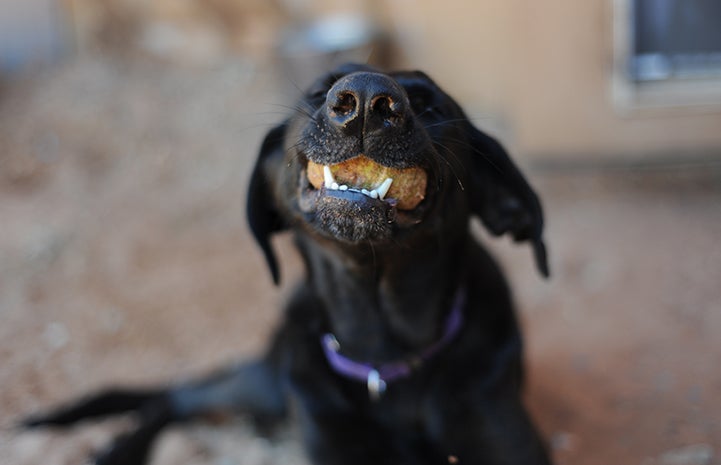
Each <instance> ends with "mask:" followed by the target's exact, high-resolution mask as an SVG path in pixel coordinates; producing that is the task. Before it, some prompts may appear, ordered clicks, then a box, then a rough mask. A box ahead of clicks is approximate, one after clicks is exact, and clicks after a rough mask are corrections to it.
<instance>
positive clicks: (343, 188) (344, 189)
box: [338, 184, 348, 191]
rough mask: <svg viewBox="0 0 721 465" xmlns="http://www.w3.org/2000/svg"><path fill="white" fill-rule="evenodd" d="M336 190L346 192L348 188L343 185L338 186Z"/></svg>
mask: <svg viewBox="0 0 721 465" xmlns="http://www.w3.org/2000/svg"><path fill="white" fill-rule="evenodd" d="M338 189H340V190H342V191H347V190H348V186H346V185H345V184H341V185H340V186H338Z"/></svg>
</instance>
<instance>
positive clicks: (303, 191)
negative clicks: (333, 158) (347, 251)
mask: <svg viewBox="0 0 721 465" xmlns="http://www.w3.org/2000/svg"><path fill="white" fill-rule="evenodd" d="M303 161H304V163H302V169H301V172H300V180H299V182H300V185H299V196H298V200H299V207H300V209H301V211H303V212H305V213H306V214H309V215H312V218H314V220H312V222H313V223H314V224H315V225H316V226H317V227H318V230H319V231H322V232H325V233H327V234H328V235H330V236H331V237H334V238H336V239H341V240H346V241H349V242H358V241H364V240H371V241H382V240H387V239H389V238H390V237H391V235H392V234H393V231H394V226H396V227H400V228H406V227H410V226H412V225H415V224H418V223H420V222H421V221H422V218H423V215H424V211H425V210H426V206H427V205H428V199H427V197H428V185H429V179H428V178H429V175H428V172H427V171H426V170H424V169H423V168H421V167H419V166H411V167H407V168H395V167H389V166H385V165H382V164H380V163H378V162H376V161H374V160H372V159H371V158H369V157H367V156H365V155H364V154H359V155H357V156H355V157H353V158H350V159H348V160H345V161H343V162H340V163H335V164H330V165H325V164H321V163H317V162H314V161H312V160H309V159H305V160H303Z"/></svg>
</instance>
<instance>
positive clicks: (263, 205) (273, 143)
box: [246, 123, 287, 285]
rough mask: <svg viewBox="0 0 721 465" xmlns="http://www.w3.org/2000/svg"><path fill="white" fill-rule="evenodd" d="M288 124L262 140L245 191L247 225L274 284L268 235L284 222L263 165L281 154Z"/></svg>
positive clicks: (274, 265) (274, 269) (277, 279)
mask: <svg viewBox="0 0 721 465" xmlns="http://www.w3.org/2000/svg"><path fill="white" fill-rule="evenodd" d="M286 127H287V124H285V123H284V124H282V125H280V126H278V127H275V128H273V129H272V130H271V131H270V132H269V133H268V134H267V135H266V136H265V139H264V140H263V144H262V145H261V147H260V154H259V155H258V160H256V162H255V167H254V168H253V174H252V175H251V177H250V187H249V188H248V204H247V207H246V211H247V215H248V223H249V225H250V230H251V231H252V232H253V236H254V237H255V240H256V241H257V242H258V245H260V248H261V249H262V250H263V254H264V255H265V261H266V262H267V264H268V268H270V273H271V275H272V276H273V282H274V283H275V284H276V285H277V284H278V283H279V282H280V272H279V270H278V262H277V260H276V258H275V253H273V248H272V247H271V245H270V236H271V234H273V233H275V232H278V231H282V230H283V229H285V225H284V224H283V220H282V218H281V216H280V213H279V212H278V209H277V208H276V206H275V203H274V196H273V192H272V189H271V185H270V182H269V180H268V178H267V173H266V172H265V166H264V165H265V161H266V160H267V158H268V157H269V156H270V155H271V154H272V153H273V152H275V151H276V150H283V137H284V135H285V130H286Z"/></svg>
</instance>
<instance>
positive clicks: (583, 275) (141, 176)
mask: <svg viewBox="0 0 721 465" xmlns="http://www.w3.org/2000/svg"><path fill="white" fill-rule="evenodd" d="M719 25H721V3H719V2H718V1H717V0H587V1H583V2H580V1H575V0H551V1H546V2H527V1H521V0H484V1H480V2H471V1H468V2H463V1H453V0H452V1H447V2H431V1H411V0H366V1H362V0H346V1H335V2H331V1H325V0H154V1H142V0H4V2H3V3H2V8H1V9H0V360H2V363H0V386H2V387H1V388H0V462H2V463H3V464H8V465H26V464H27V465H29V464H37V463H44V464H58V465H64V464H71V463H73V464H74V463H81V462H82V460H83V458H84V457H85V456H87V454H88V453H89V451H92V450H94V449H97V448H98V447H100V446H102V444H104V443H105V442H106V441H107V440H108V438H109V437H110V436H111V435H112V433H113V432H117V431H120V430H122V429H123V428H124V427H125V426H126V423H125V422H124V421H123V420H120V421H106V422H103V423H102V424H101V425H99V426H92V425H84V426H80V427H78V428H74V429H73V430H72V431H69V432H53V431H39V432H20V431H18V430H17V429H15V428H13V425H14V424H15V423H16V422H17V421H18V420H19V419H20V418H21V417H22V416H23V415H26V414H28V413H30V412H35V411H37V410H40V409H42V408H47V407H48V406H50V405H54V404H56V403H58V402H60V401H63V400H66V399H68V398H71V397H74V396H79V395H82V394H84V393H86V392H88V391H91V390H93V389H98V388H100V387H103V386H108V385H114V384H122V385H148V384H152V383H165V382H168V381H170V380H178V379H184V378H187V377H192V376H196V375H198V374H202V373H205V372H207V371H209V370H212V369H213V368H215V367H218V366H222V365H223V364H226V363H230V362H232V361H234V360H237V359H238V358H240V357H244V356H251V355H253V354H255V353H257V352H258V351H259V350H261V348H262V345H263V342H264V340H265V339H266V337H267V335H268V334H269V333H270V332H271V331H272V328H273V324H274V322H275V321H276V320H277V319H278V317H279V309H280V307H281V305H282V302H283V300H284V299H285V297H286V296H287V295H288V293H289V292H290V291H291V290H292V286H293V282H294V281H295V280H296V279H297V277H298V276H299V273H300V268H299V264H298V258H297V256H296V255H295V252H294V251H293V250H292V246H291V245H290V244H289V241H288V238H287V237H281V238H279V239H278V240H277V246H278V247H279V248H280V249H281V250H282V259H281V262H282V270H283V283H282V285H281V287H280V288H279V289H277V288H274V287H273V286H272V285H271V281H270V278H269V273H268V272H267V270H266V269H265V265H264V263H263V261H262V258H261V255H260V253H259V252H258V250H257V249H256V246H255V244H254V243H253V242H252V241H251V239H250V236H249V234H248V231H247V228H246V225H245V220H244V202H245V189H246V185H247V181H248V176H249V170H250V168H251V167H252V163H253V161H254V159H255V156H256V151H257V149H258V147H259V145H260V141H261V140H262V137H263V135H264V134H265V133H266V132H267V131H268V130H269V129H270V128H272V127H273V125H274V124H277V123H278V122H279V121H281V120H282V119H283V118H284V117H285V116H286V115H287V114H288V113H289V112H290V111H292V108H293V107H294V104H295V101H296V99H297V97H298V96H299V94H300V91H301V89H302V88H303V87H304V86H305V85H307V84H308V83H309V82H310V81H311V80H312V79H313V78H314V77H315V76H317V75H318V74H320V73H321V72H323V71H324V70H326V69H328V68H331V67H333V66H334V65H336V64H339V63H342V62H345V61H360V62H369V63H372V64H375V65H377V66H380V67H383V68H387V69H401V68H414V69H421V70H424V71H426V72H427V73H428V74H429V75H431V76H432V77H433V78H434V79H435V80H436V81H437V82H438V83H439V84H440V85H441V86H442V87H443V88H444V89H445V90H447V91H448V93H450V94H451V95H452V96H453V97H454V98H455V99H456V100H457V101H458V102H459V103H461V104H462V106H463V107H464V108H465V109H466V111H467V113H468V115H469V117H470V118H471V119H472V120H473V122H474V123H475V124H476V125H477V126H479V127H481V128H483V129H484V130H486V131H487V132H489V133H491V134H494V135H495V136H497V137H498V138H500V139H501V140H502V141H503V142H504V144H505V145H506V147H507V148H508V149H509V150H510V151H511V153H512V154H513V155H514V157H515V160H516V161H517V163H518V164H519V165H520V166H521V167H522V169H523V170H524V172H525V173H526V175H527V177H528V179H529V180H530V182H531V184H533V185H534V187H535V188H536V190H537V191H538V193H539V195H540V196H541V198H542V199H543V202H544V207H545V210H546V214H547V234H546V237H547V241H548V243H549V249H550V255H551V268H552V278H551V279H550V280H549V281H544V280H542V279H541V278H539V277H538V276H536V274H535V271H534V269H533V264H532V261H531V255H530V252H529V251H528V250H527V248H526V247H516V246H515V245H513V244H511V242H510V241H508V240H507V239H495V238H491V237H489V236H488V235H487V234H486V233H485V232H484V231H482V229H481V227H480V226H479V225H478V224H474V229H475V231H476V233H477V234H478V235H479V236H480V237H481V239H482V240H483V241H485V243H486V244H488V246H489V248H491V249H492V251H493V253H494V254H496V255H497V256H498V257H499V259H500V260H501V262H502V263H503V266H504V267H505V268H506V270H507V271H508V274H509V277H510V280H511V282H512V284H513V287H514V289H515V295H516V300H517V301H518V304H519V309H520V313H521V319H522V322H523V325H524V330H525V333H526V340H527V353H528V369H529V386H528V399H527V401H528V404H529V406H530V408H531V409H532V411H533V412H534V416H535V418H536V420H537V422H538V423H539V426H540V427H541V429H542V430H543V431H544V434H545V436H546V437H547V438H548V439H549V443H550V445H551V448H552V451H553V454H554V456H555V457H556V460H557V463H559V464H591V465H595V464H597V465H607V464H610V463H622V464H642V465H651V464H660V465H696V464H699V465H702V464H721V396H719V392H721V371H720V370H719V369H718V366H719V365H718V360H719V359H720V358H721V339H720V338H719V334H720V333H721V289H720V286H719V285H720V284H721V27H719ZM304 460H305V459H304V457H303V455H302V451H301V449H300V447H299V445H298V442H297V440H296V436H295V432H294V431H293V430H291V429H289V430H287V431H282V432H281V433H280V434H279V437H278V438H275V439H274V440H272V441H271V440H268V439H267V438H264V437H262V436H259V435H258V434H256V432H254V431H253V430H252V428H251V427H250V426H249V425H248V424H247V423H246V422H244V421H243V420H242V419H241V420H239V421H231V422H225V423H223V424H221V425H211V426H208V425H206V424H199V425H194V426H189V427H184V428H174V429H171V431H170V432H169V433H168V434H166V435H165V436H164V437H163V439H162V440H161V441H160V443H159V445H158V448H157V451H156V455H155V458H154V462H153V463H154V464H223V465H227V464H275V463H278V464H281V463H282V464H288V463H305V461H304Z"/></svg>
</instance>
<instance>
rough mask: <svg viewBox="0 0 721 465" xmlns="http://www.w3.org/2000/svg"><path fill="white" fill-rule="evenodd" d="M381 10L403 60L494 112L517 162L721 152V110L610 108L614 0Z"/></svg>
mask: <svg viewBox="0 0 721 465" xmlns="http://www.w3.org/2000/svg"><path fill="white" fill-rule="evenodd" d="M386 4H387V5H388V6H389V9H388V12H387V15H385V16H384V17H385V19H386V21H387V24H388V25H389V27H391V28H393V29H394V30H396V31H397V32H398V34H399V36H400V37H401V38H402V43H403V45H404V49H405V50H406V51H407V54H406V61H407V62H408V63H410V64H412V65H413V66H417V67H419V68H425V69H427V70H429V72H430V73H431V74H432V75H433V76H435V77H437V79H438V80H439V81H440V82H441V83H442V84H444V85H445V86H446V87H447V88H448V89H450V91H451V93H452V94H454V96H455V97H457V98H458V99H459V100H461V101H463V102H466V104H467V107H469V108H470V110H471V111H470V112H471V113H472V114H473V115H476V116H480V117H483V115H487V114H488V115H490V116H491V121H490V123H491V124H496V125H497V126H498V127H499V130H500V131H501V132H503V133H505V134H503V135H504V136H505V137H506V140H508V141H509V142H510V144H511V145H512V147H513V149H515V150H516V151H517V152H518V153H520V154H521V155H523V156H527V157H536V158H554V159H566V158H596V157H601V158H605V157H615V158H618V157H621V158H623V157H633V158H644V157H651V156H658V155H663V156H678V157H689V156H692V155H695V154H699V153H709V152H719V153H721V151H719V150H718V149H719V148H721V106H703V107H699V106H696V107H688V108H666V109H653V110H648V109H647V110H631V111H624V110H622V109H619V108H617V107H616V106H614V103H613V98H612V81H613V60H614V54H613V18H614V10H613V2H612V1H611V0H583V1H579V0H546V1H543V2H532V1H527V0H483V1H467V2H463V1H456V0H446V1H442V2H439V1H423V2H416V1H413V0H393V1H388V2H387V3H386ZM480 121H483V119H481V120H480Z"/></svg>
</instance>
